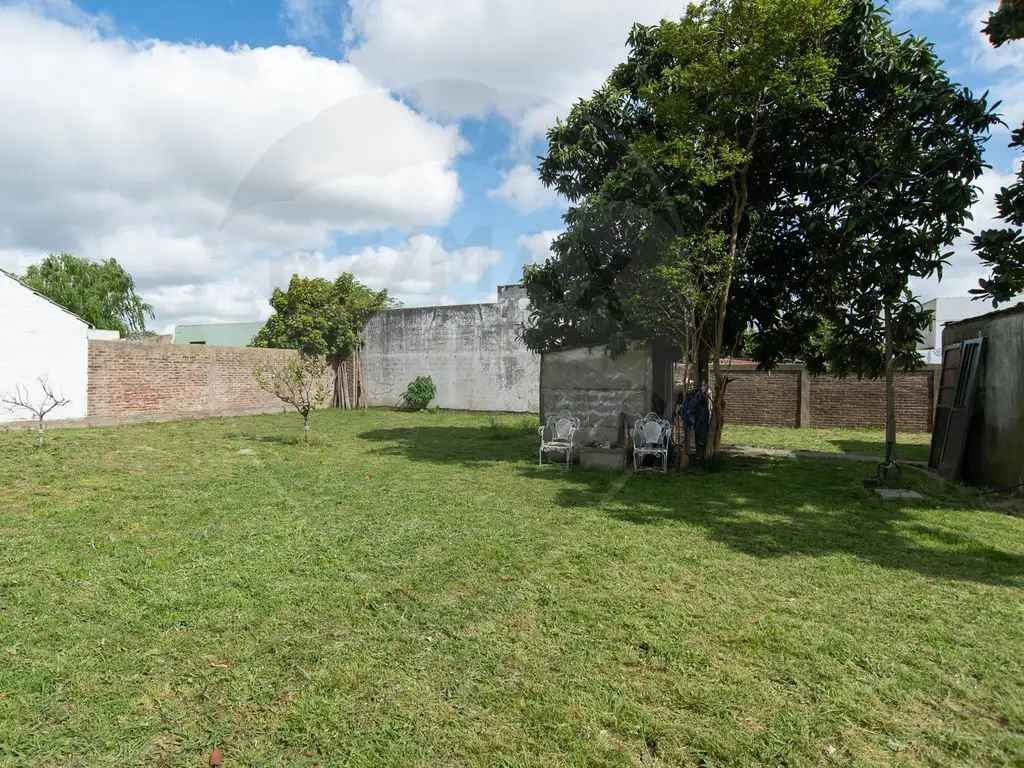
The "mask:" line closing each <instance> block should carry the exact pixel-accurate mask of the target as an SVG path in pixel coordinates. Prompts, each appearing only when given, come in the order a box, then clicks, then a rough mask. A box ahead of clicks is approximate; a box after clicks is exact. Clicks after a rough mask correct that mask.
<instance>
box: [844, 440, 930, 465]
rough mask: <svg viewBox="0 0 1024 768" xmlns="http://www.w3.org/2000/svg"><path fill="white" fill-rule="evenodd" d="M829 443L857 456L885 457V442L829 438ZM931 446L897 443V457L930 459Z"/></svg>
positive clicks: (909, 459)
mask: <svg viewBox="0 0 1024 768" xmlns="http://www.w3.org/2000/svg"><path fill="white" fill-rule="evenodd" d="M828 442H829V445H834V446H835V447H836V448H837V449H838V450H839V451H841V452H842V453H849V454H853V455H856V456H876V457H878V459H879V460H881V459H883V458H885V443H879V442H874V441H869V440H843V439H839V440H829V441H828ZM929 450H930V446H927V445H918V444H914V443H903V444H900V443H899V441H897V443H896V458H897V459H900V460H902V461H928V453H929Z"/></svg>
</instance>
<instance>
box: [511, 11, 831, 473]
mask: <svg viewBox="0 0 1024 768" xmlns="http://www.w3.org/2000/svg"><path fill="white" fill-rule="evenodd" d="M838 9H839V2H837V0H707V2H703V3H696V4H693V5H691V6H690V7H689V8H688V9H687V12H686V15H685V17H684V18H682V19H681V20H679V21H663V22H662V23H661V24H659V25H657V26H653V27H646V26H641V25H637V26H635V27H634V28H633V31H632V33H631V35H630V38H629V46H630V50H631V52H630V56H629V58H628V60H627V61H626V62H625V63H624V64H622V65H620V66H619V67H618V68H617V69H616V70H615V72H614V73H613V74H612V76H611V77H610V78H609V80H608V82H607V83H606V85H605V86H604V88H602V89H601V90H600V91H598V92H597V93H596V94H595V95H594V97H593V98H592V99H590V100H587V101H584V102H581V103H580V104H578V105H577V106H576V107H575V108H574V109H573V110H572V112H571V113H570V115H569V116H568V118H567V120H566V121H565V123H560V124H559V125H558V126H556V127H555V128H554V129H552V130H551V132H550V133H549V142H550V151H549V153H548V156H547V157H546V158H544V160H543V162H542V164H541V178H542V180H543V181H544V182H545V183H547V184H549V185H551V186H554V187H555V188H557V189H558V191H559V192H561V193H562V194H563V195H565V196H566V197H567V198H568V199H569V200H570V201H571V202H572V203H574V207H573V209H572V210H570V211H569V213H568V214H567V216H566V224H567V232H566V234H565V235H563V236H562V237H560V238H559V239H557V240H556V241H555V243H554V246H553V251H554V253H555V255H556V258H555V259H553V260H549V261H548V262H547V263H546V264H545V265H541V266H538V267H533V268H530V269H528V270H527V271H526V275H525V279H526V282H527V286H528V289H529V290H530V293H531V297H532V298H533V299H534V302H533V303H534V307H535V314H534V318H533V321H534V322H533V324H532V327H531V328H528V329H527V330H526V331H525V332H524V339H525V340H526V342H527V344H528V345H530V346H532V347H534V348H544V347H546V346H549V345H550V344H551V343H552V341H557V342H563V343H564V342H567V341H571V340H572V339H573V338H574V337H577V336H578V337H581V338H584V337H587V336H601V335H604V336H607V337H609V338H611V339H613V341H615V342H616V344H617V346H621V342H622V341H624V340H625V339H626V338H627V337H629V336H631V335H641V336H648V337H650V336H652V335H653V336H663V337H665V338H667V339H669V340H670V341H672V342H674V343H675V345H676V346H678V347H681V348H683V349H684V350H687V351H689V350H690V349H691V347H692V346H696V347H698V348H704V349H706V350H707V351H708V354H709V357H710V360H711V364H712V367H713V369H714V382H713V383H714V396H715V404H716V407H715V410H714V420H713V424H712V437H711V442H710V444H709V450H710V451H711V452H712V453H714V451H715V449H716V446H717V444H718V439H719V437H720V435H721V427H722V425H723V424H724V418H725V413H726V394H727V385H728V381H729V380H728V376H727V372H726V370H725V368H724V367H723V366H722V364H721V360H722V357H723V354H725V353H726V351H727V348H728V347H729V346H730V342H731V337H733V336H735V331H736V328H735V327H734V326H731V325H730V322H729V299H730V296H731V294H732V293H733V281H734V279H735V278H736V276H737V273H738V270H739V265H740V262H741V259H742V254H743V252H744V251H745V249H746V246H747V239H748V237H749V234H750V231H751V223H752V215H751V214H754V216H755V217H756V215H757V212H756V211H753V210H752V209H751V205H750V204H751V200H752V190H751V183H752V181H753V180H754V179H755V177H756V174H757V169H758V168H759V167H761V166H763V165H764V164H765V163H768V162H770V157H768V154H769V153H770V151H771V146H772V142H771V141H770V140H767V139H768V137H772V136H776V135H778V134H779V133H780V132H782V131H784V130H785V129H786V126H788V125H789V124H790V123H791V122H792V120H793V119H794V118H795V116H796V115H797V114H798V113H800V112H803V111H807V110H811V111H815V110H821V109H823V108H824V106H825V103H824V101H823V96H824V94H825V93H826V92H827V89H828V84H829V81H830V77H831V72H832V69H833V68H834V62H833V61H832V60H831V59H830V58H829V56H828V55H827V53H826V51H825V48H824V41H825V37H826V35H827V33H828V31H829V30H830V29H832V28H833V27H834V26H835V25H836V23H838V20H839V11H838ZM753 196H754V197H755V198H756V197H757V196H758V194H757V192H754V193H753ZM569 307H571V309H570V308H569ZM550 310H554V311H553V312H552V311H550ZM674 320H675V322H674ZM558 326H562V327H563V328H565V329H566V331H560V330H559V329H558ZM694 337H696V338H694ZM691 340H692V341H695V344H691V343H690V342H691Z"/></svg>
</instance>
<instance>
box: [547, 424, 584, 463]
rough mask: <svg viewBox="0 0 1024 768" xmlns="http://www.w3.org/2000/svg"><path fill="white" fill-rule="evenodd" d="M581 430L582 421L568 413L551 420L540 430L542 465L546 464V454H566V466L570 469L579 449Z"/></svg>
mask: <svg viewBox="0 0 1024 768" xmlns="http://www.w3.org/2000/svg"><path fill="white" fill-rule="evenodd" d="M579 429H580V420H579V419H577V418H576V417H575V416H573V415H572V414H571V413H569V412H568V411H561V412H560V413H559V414H558V415H557V416H552V417H551V418H549V419H548V423H547V425H546V426H543V427H541V428H540V464H541V465H543V464H544V454H546V453H564V454H565V466H566V467H568V466H569V465H570V464H571V463H572V455H573V452H574V451H575V450H576V447H577V445H576V433H577V432H579Z"/></svg>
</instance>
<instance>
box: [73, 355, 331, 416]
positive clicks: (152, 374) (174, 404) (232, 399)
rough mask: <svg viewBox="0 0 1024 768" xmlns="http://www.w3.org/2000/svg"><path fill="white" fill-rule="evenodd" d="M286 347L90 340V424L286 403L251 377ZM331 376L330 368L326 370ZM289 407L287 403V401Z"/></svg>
mask: <svg viewBox="0 0 1024 768" xmlns="http://www.w3.org/2000/svg"><path fill="white" fill-rule="evenodd" d="M295 354H297V353H296V352H293V351H290V350H277V349H246V348H241V347H210V346H202V345H172V344H128V343H125V342H120V341H90V342H89V385H88V387H89V396H88V402H89V409H88V423H89V425H90V426H103V425H107V424H129V423H134V422H140V421H170V420H174V419H185V418H200V417H210V416H232V415H247V414H257V413H279V412H280V411H281V410H282V409H283V408H284V407H285V406H284V404H283V403H281V401H280V400H278V399H277V398H276V397H274V396H273V395H271V394H268V393H266V392H264V391H263V390H261V389H260V388H259V387H258V386H257V385H256V382H255V381H253V378H252V371H253V369H254V368H255V367H256V366H257V365H259V364H261V363H264V362H268V361H272V360H279V359H281V358H287V357H290V356H293V355H295ZM328 376H330V377H331V381H333V373H328ZM289 407H290V406H289Z"/></svg>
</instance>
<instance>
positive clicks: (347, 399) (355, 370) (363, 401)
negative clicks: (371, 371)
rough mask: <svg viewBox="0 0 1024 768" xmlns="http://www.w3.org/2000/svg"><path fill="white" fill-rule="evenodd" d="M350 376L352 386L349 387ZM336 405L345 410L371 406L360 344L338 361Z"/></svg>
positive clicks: (335, 391) (335, 385)
mask: <svg viewBox="0 0 1024 768" xmlns="http://www.w3.org/2000/svg"><path fill="white" fill-rule="evenodd" d="M350 370H351V375H350V373H349V371H350ZM350 378H351V380H352V387H349V379H350ZM353 390H354V391H353ZM334 407H335V408H342V409H344V410H355V409H357V408H367V407H369V402H368V401H367V397H366V380H365V379H364V378H363V365H362V356H361V353H360V349H359V346H358V345H357V346H355V347H353V349H352V353H351V354H350V355H349V356H348V357H346V358H343V359H341V360H339V361H338V366H337V371H336V375H335V377H334Z"/></svg>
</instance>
